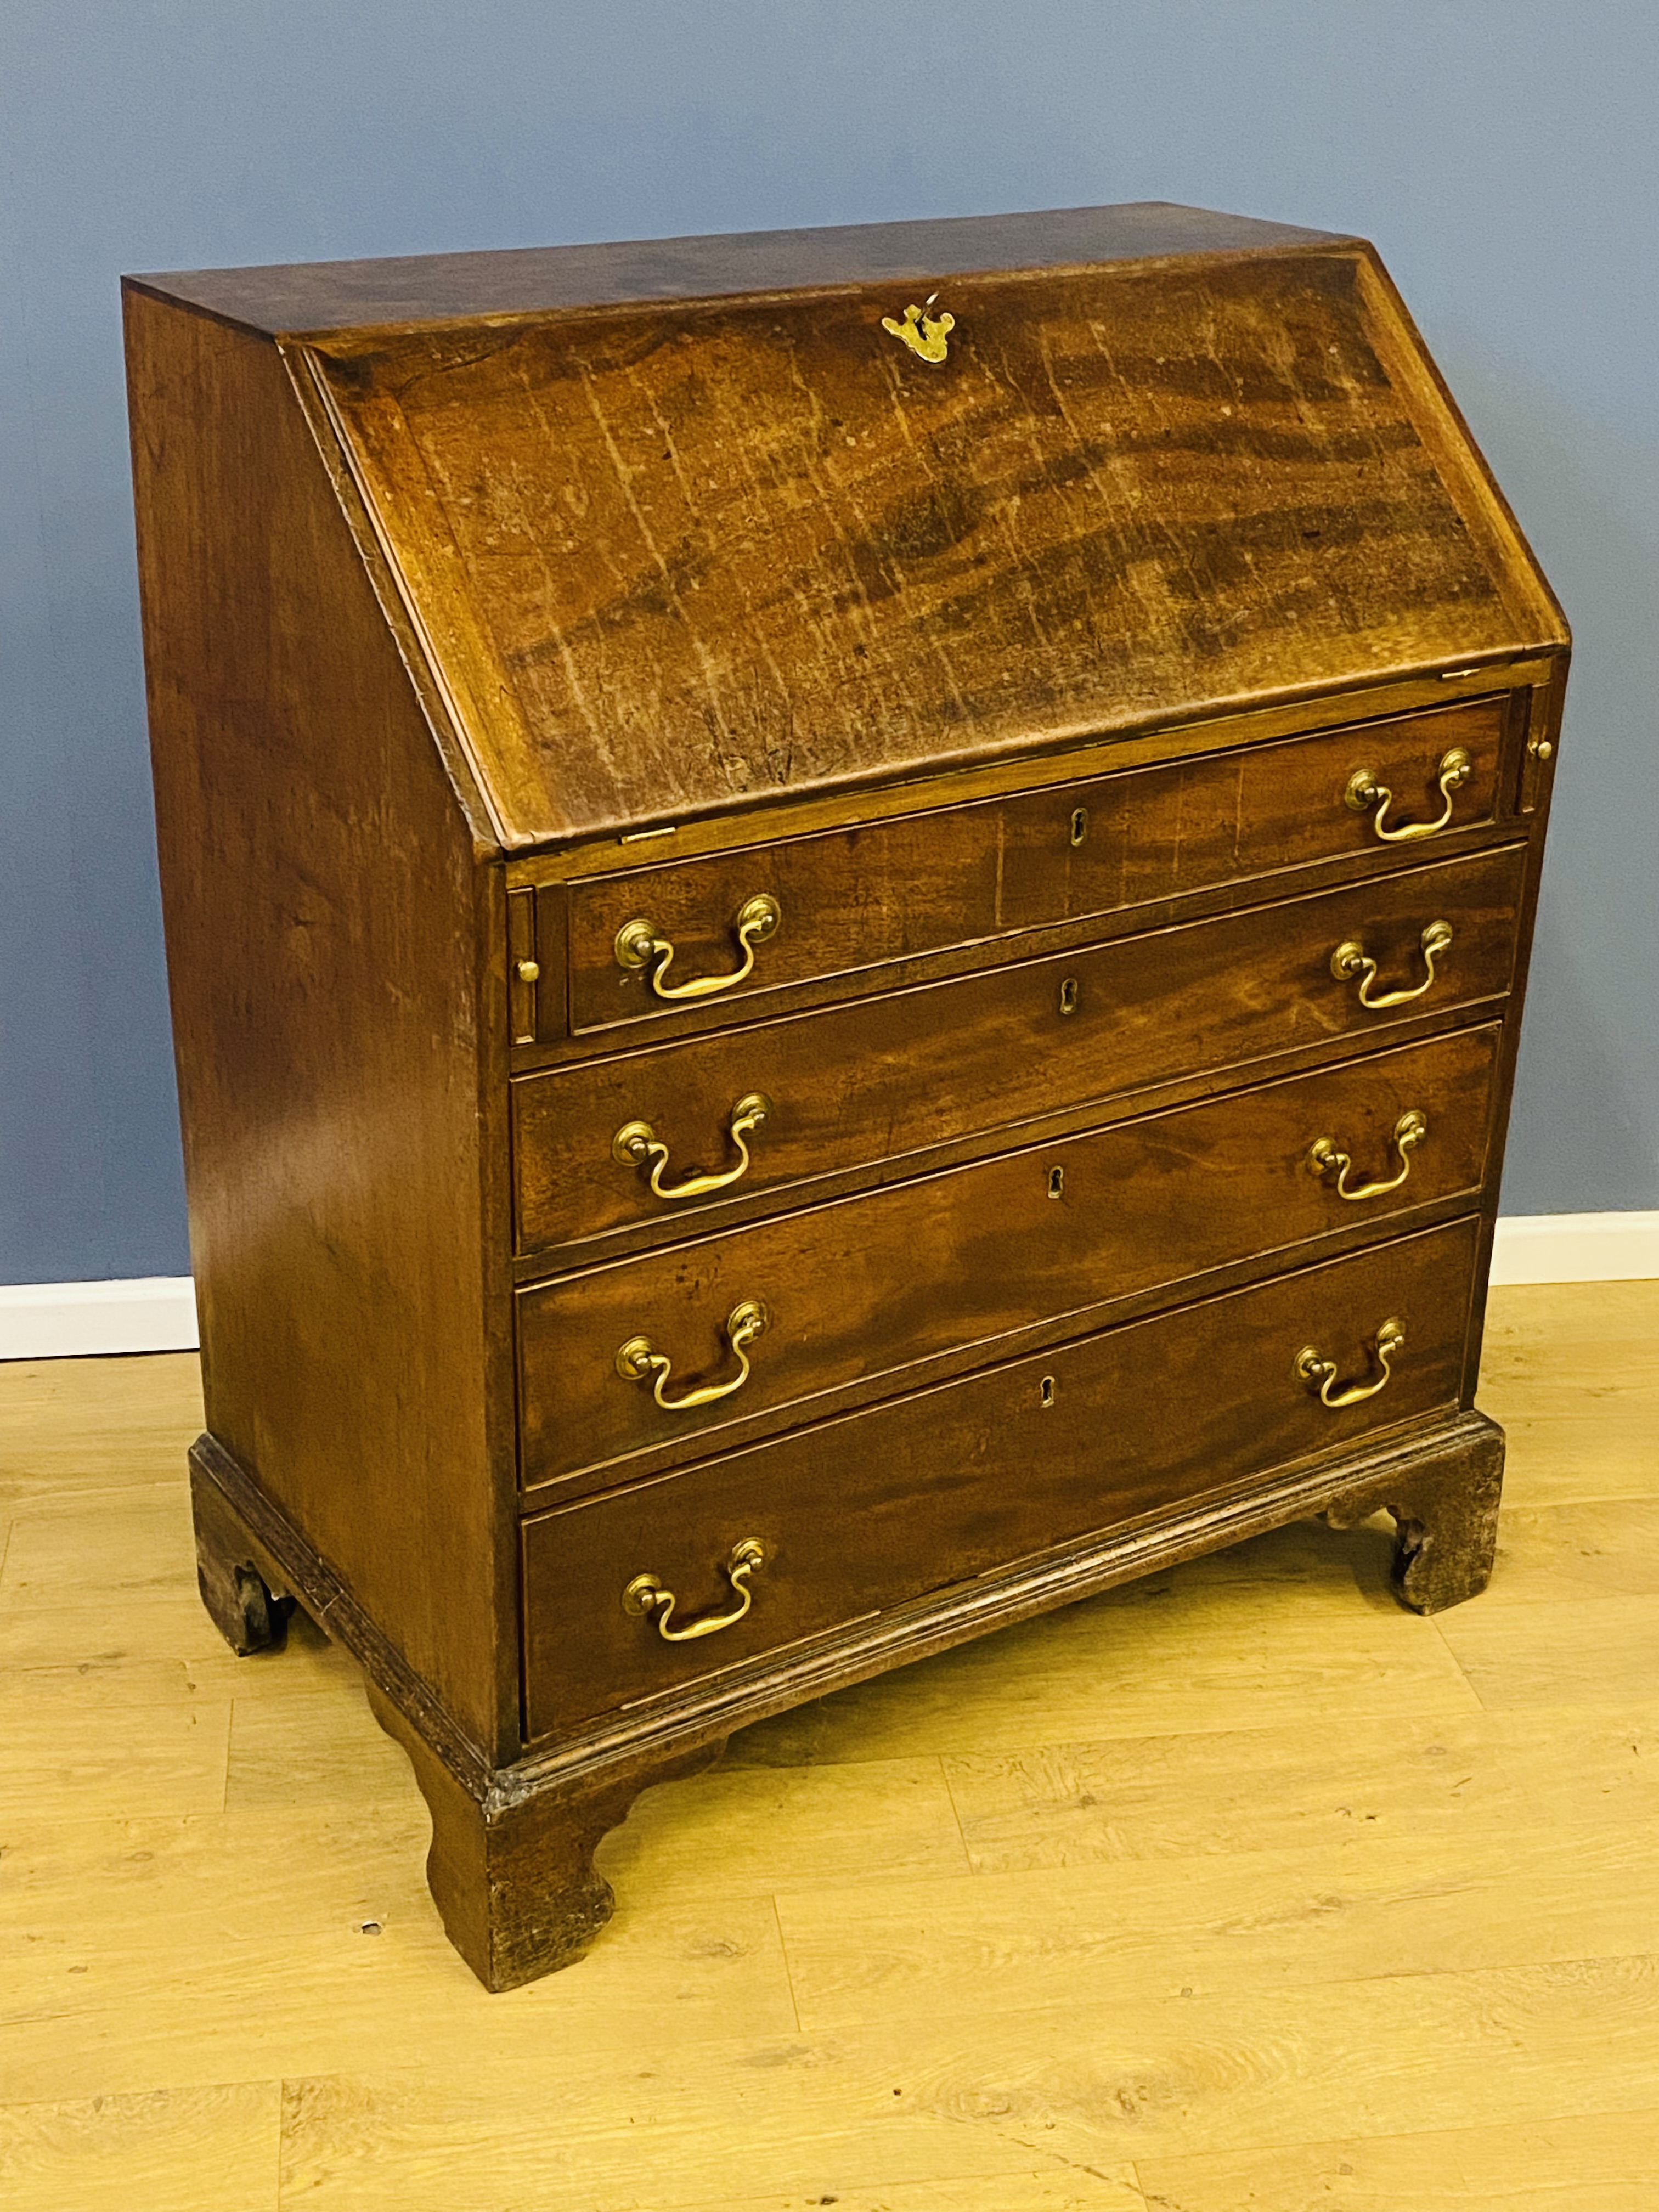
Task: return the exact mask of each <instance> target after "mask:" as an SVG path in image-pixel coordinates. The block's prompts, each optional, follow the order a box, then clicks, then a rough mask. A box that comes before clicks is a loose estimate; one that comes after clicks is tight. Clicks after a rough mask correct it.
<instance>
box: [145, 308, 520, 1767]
mask: <svg viewBox="0 0 1659 2212" xmlns="http://www.w3.org/2000/svg"><path fill="white" fill-rule="evenodd" d="M127 320H128V370H129V383H130V392H131V410H132V427H133V457H134V477H135V492H136V501H137V525H138V544H139V555H140V565H141V571H142V584H143V614H144V629H145V649H146V662H147V674H148V682H149V714H150V728H151V742H152V750H153V755H154V761H155V799H156V821H157V834H158V839H159V846H160V855H161V878H162V890H163V900H164V906H165V912H166V921H167V963H168V971H169V977H170V985H171V991H172V999H173V1026H174V1035H175V1042H176V1050H177V1058H178V1068H179V1100H180V1109H181V1114H182V1120H183V1126H184V1139H185V1172H186V1181H187V1185H188V1189H189V1198H190V1216H191V1253H192V1259H193V1264H194V1268H195V1273H196V1281H197V1300H198V1304H199V1307H200V1311H201V1321H202V1346H203V1367H204V1384H205V1390H206V1398H207V1416H208V1422H209V1425H210V1429H211V1431H212V1432H213V1433H214V1435H215V1436H216V1437H218V1438H219V1440H220V1441H221V1442H222V1443H223V1444H224V1445H225V1446H226V1447H227V1448H228V1449H229V1450H230V1451H231V1452H232V1453H233V1454H234V1455H235V1457H236V1458H237V1459H238V1460H239V1461H240V1462H241V1463H242V1465H243V1466H244V1467H245V1468H246V1469H247V1470H248V1471H249V1473H250V1474H252V1476H253V1477H254V1478H255V1480H257V1481H258V1484H259V1485H260V1486H261V1487H262V1489H263V1490H264V1492H266V1494H267V1495H268V1496H269V1497H270V1498H271V1499H273V1500H274V1501H275V1503H276V1504H277V1505H278V1506H279V1507H280V1508H281V1509H282V1510H283V1512H284V1513H285V1514H286V1515H287V1516H288V1517H289V1519H290V1520H291V1521H292V1522H294V1523H295V1526H296V1527H297V1528H298V1529H299V1530H300V1532H301V1534H302V1535H303V1536H304V1537H305V1538H306V1539H307V1541H309V1543H310V1544H311V1545H312V1546H313V1547H314V1548H315V1549H316V1550H317V1551H318V1552H319V1553H321V1554H322V1556H323V1557H324V1558H325V1559H326V1560H327V1561H328V1562H329V1563H330V1564H331V1565H332V1566H333V1567H334V1568H335V1569H336V1570H337V1571H338V1573H339V1574H340V1575H341V1576H342V1577H343V1579H344V1580H345V1581H346V1583H348V1584H349V1587H350V1589H351V1590H352V1591H353V1593H354V1594H355V1595H356V1597H357V1598H358V1599H359V1601H361V1602H362V1605H363V1606H364V1607H366V1608H367V1610H368V1612H369V1613H370V1614H371V1615H372V1616H373V1618H374V1620H375V1621H376V1622H377V1623H378V1624H379V1626H380V1627H381V1628H382V1629H383V1630H384V1631H385V1632H386V1635H387V1636H388V1637H389V1638H390V1639H391V1640H392V1643H393V1644H396V1645H397V1646H398V1649H399V1650H401V1651H402V1652H403V1654H404V1656H405V1658H406V1659H407V1660H408V1661H409V1662H410V1665H411V1666H412V1667H413V1668H415V1669H416V1672H417V1673H418V1674H420V1675H421V1676H422V1678H423V1679H424V1680H426V1681H427V1682H428V1684H429V1685H430V1686H432V1688H433V1689H434V1690H435V1691H436V1692H437V1693H438V1696H439V1698H440V1699H441V1701H442V1703H443V1704H444V1705H446V1706H447V1708H448V1710H449V1711H450V1712H451V1714H452V1715H453V1717H454V1719H455V1720H456V1721H457V1722H458V1723H459V1724H460V1726H461V1728H462V1729H464V1730H465V1732H466V1733H467V1734H468V1735H471V1737H473V1738H474V1739H475V1741H477V1743H478V1745H479V1746H480V1747H486V1748H495V1747H499V1746H500V1744H501V1741H502V1740H503V1737H504V1736H510V1733H511V1731H510V1729H509V1726H508V1719H507V1714H506V1713H504V1711H502V1706H503V1699H502V1696H501V1692H500V1691H499V1689H498V1687H497V1659H498V1654H497V1651H496V1648H495V1638H496V1615H497V1601H496V1592H497V1589H498V1587H499V1579H498V1577H499V1570H500V1556H499V1552H498V1543H499V1540H500V1529H499V1527H498V1515H497V1508H498V1501H499V1499H500V1497H501V1491H500V1489H499V1487H498V1484H499V1481H500V1480H501V1474H502V1470H501V1469H500V1468H494V1467H492V1463H491V1461H492V1453H491V1442H492V1435H493V1433H494V1432H495V1431H498V1430H499V1426H500V1424H499V1421H492V1419H491V1418H490V1409H489V1406H488V1404H487V1399H488V1386H489V1378H490V1376H491V1375H492V1373H493V1372H494V1371H495V1370H494V1367H493V1365H492V1361H493V1358H494V1353H493V1351H492V1346H491V1345H490V1343H489V1321H490V1316H489V1313H488V1311H487V1291H486V1287H485V1277H484V1274H483V1267H484V1265H485V1260H484V1255H486V1253H487V1252H488V1250H489V1249H491V1248H490V1245H489V1242H488V1241H487V1240H488V1232H489V1220H488V1218H487V1215H488V1212H489V1206H488V1204H487V1199H486V1188H485V1175H484V1164H485V1160H486V1157H487V1149H486V1148H487V1146H488V1145H489V1141H490V1140H491V1138H492V1136H494V1135H495V1134H496V1133H495V1132H493V1131H492V1130H490V1129H489V1128H487V1127H485V1122H486V1120H487V1119H489V1118H493V1116H494V1109H491V1108H490V1107H489V1103H488V1102H489V1095H490V1092H489V1086H488V1085H486V1084H485V1083H484V1081H483V1073H484V1072H485V1071H484V1070H483V1060H482V1059H481V1052H480V1036H481V1022H482V1013H481V1005H480V995H481V975H482V972H483V968H482V963H481V960H480V955H479V951H478V948H479V947H480V946H481V945H493V943H494V938H495V929H494V924H493V919H492V911H491V908H492V901H498V900H499V898H500V895H501V885H500V883H499V881H498V880H496V878H498V877H499V870H492V869H491V868H490V867H489V866H488V865H487V864H486V856H483V855H480V854H477V853H476V852H475V849H474V847H473V844H472V841H471V835H470V833H469V831H468V829H467V828H466V826H465V818H464V816H463V812H462V810H461V808H460V806H459V805H458V803H457V800H456V798H455V794H454V793H453V791H452V789H451V787H450V786H449V784H448V783H447V780H446V776H445V773H444V769H443V767H442V764H441V761H440V759H439V757H438V756H437V753H436V751H435V747H434V744H433V741H432V738H431V736H430V733H429V732H428V728H427V726H426V724H425V721H424V719H423V717H422V713H421V710H420V708H419V705H418V703H417V701H416V696H415V694H414V691H413V690H412V688H411V684H410V679H409V677H408V675H407V673H406V671H405V670H404V666H403V665H402V664H401V662H400V660H399V659H398V652H397V648H396V646H395V644H394V642H393V641H392V637H391V635H389V633H388V631H387V629H386V625H385V623H384V622H383V621H382V619H381V617H380V611H379V610H378V608H377V605H376V604H375V600H374V593H373V591H372V588H371V586H370V583H369V581H368V577H367V575H366V574H365V572H364V570H363V568H362V563H361V562H360V560H359V559H358V556H357V554H356V550H355V548H354V545H353V543H352V540H351V537H350V533H349V529H348V526H347V525H346V522H345V520H344V518H343V515H342V513H341V512H340V509H339V507H338V505H337V501H336V500H335V498H334V495H333V492H332V489H331V485H330V483H329V481H328V477H327V474H326V471H325V469H324V466H323V465H322V462H321V460H320V458H319V453H318V451H317V448H316V447H315V444H314V442H313V439H312V436H311V434H310V431H309V429H308V428H307V425H306V423H305V421H304V419H303V417H302V416H301V412H300V410H299V406H298V404H297V402H296V400H295V396H294V393H293V391H292V388H291V386H290V384H289V379H288V375H287V372H286V370H285V368H284V367H283V362H282V361H281V359H280V358H279V356H278V355H277V354H276V351H275V349H273V348H270V347H269V346H268V345H266V344H264V343H262V342H260V341H258V340H255V339H252V338H250V337H246V336H243V335H241V334H240V333H238V332H235V331H228V330H226V329H224V328H223V327H222V326H220V325H215V324H213V323H211V322H210V321H208V320H206V319H204V318H202V317H200V316H196V315H191V314H188V313H180V312H178V311H177V310H173V309H170V308H168V307H165V306H162V305H161V304H159V303H157V302H155V301H149V300H147V299H145V298H143V297H142V296H136V295H129V298H128V302H127ZM502 1141H503V1142H504V1138H503V1139H502ZM495 1455H496V1456H501V1455H502V1454H501V1445H500V1443H499V1441H497V1442H496V1443H495ZM506 1473H507V1480H508V1481H509V1483H510V1480H511V1471H510V1465H509V1467H508V1468H507V1470H506ZM501 1656H502V1657H503V1660H504V1663H505V1665H507V1666H510V1664H511V1660H510V1657H508V1656H507V1655H501Z"/></svg>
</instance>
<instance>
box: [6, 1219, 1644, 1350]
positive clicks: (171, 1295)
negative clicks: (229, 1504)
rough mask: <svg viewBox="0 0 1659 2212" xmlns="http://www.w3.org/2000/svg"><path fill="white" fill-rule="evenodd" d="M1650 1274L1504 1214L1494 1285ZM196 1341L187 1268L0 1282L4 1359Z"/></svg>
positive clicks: (1609, 1246) (1592, 1229)
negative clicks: (111, 1277) (119, 1276)
mask: <svg viewBox="0 0 1659 2212" xmlns="http://www.w3.org/2000/svg"><path fill="white" fill-rule="evenodd" d="M1650 1276H1659V1213H1530V1214H1510V1215H1506V1216H1505V1217H1504V1218H1502V1219H1500V1220H1499V1222H1498V1237H1497V1243H1496V1245H1495V1247H1494V1249H1493V1252H1492V1281H1493V1282H1494V1283H1495V1284H1499V1283H1613V1282H1628V1281H1632V1280H1640V1279H1646V1278H1648V1277H1650ZM196 1345H197V1334H196V1286H195V1285H194V1284H193V1283H192V1282H191V1279H190V1277H189V1276H188V1275H148V1276H143V1277H141V1278H139V1279H137V1280H135V1281H131V1282H114V1283H15V1284H11V1285H0V1359H77V1358H79V1359H86V1358H100V1357H101V1358H108V1357H110V1356H111V1355H112V1354H114V1353H118V1352H193V1351H194V1350H195V1348H196Z"/></svg>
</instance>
